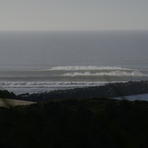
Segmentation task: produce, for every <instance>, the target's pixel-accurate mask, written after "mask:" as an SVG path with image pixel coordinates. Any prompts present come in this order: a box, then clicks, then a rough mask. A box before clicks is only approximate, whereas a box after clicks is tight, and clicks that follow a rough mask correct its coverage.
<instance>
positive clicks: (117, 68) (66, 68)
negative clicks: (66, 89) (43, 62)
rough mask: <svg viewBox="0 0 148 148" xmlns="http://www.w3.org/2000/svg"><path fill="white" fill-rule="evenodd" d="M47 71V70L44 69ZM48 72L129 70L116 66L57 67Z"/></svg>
mask: <svg viewBox="0 0 148 148" xmlns="http://www.w3.org/2000/svg"><path fill="white" fill-rule="evenodd" d="M46 70H47V69H46ZM48 70H68V71H75V70H131V69H129V68H122V67H118V66H113V67H110V66H108V67H107V66H106V67H104V66H57V67H52V68H50V69H48Z"/></svg>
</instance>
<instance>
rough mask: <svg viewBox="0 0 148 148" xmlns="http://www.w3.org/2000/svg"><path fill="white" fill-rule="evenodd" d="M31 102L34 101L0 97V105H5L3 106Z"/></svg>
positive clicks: (28, 103)
mask: <svg viewBox="0 0 148 148" xmlns="http://www.w3.org/2000/svg"><path fill="white" fill-rule="evenodd" d="M33 103H36V102H31V101H23V100H15V99H3V98H0V106H5V107H9V106H17V105H30V104H33Z"/></svg>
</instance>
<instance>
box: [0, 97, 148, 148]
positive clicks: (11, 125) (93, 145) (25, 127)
mask: <svg viewBox="0 0 148 148" xmlns="http://www.w3.org/2000/svg"><path fill="white" fill-rule="evenodd" d="M147 139H148V102H145V101H134V102H129V101H126V100H121V101H119V100H113V99H107V98H92V99H59V100H58V99H56V100H51V101H48V102H42V103H37V104H33V105H29V106H16V107H10V108H4V107H1V108H0V148H147V147H148V142H147Z"/></svg>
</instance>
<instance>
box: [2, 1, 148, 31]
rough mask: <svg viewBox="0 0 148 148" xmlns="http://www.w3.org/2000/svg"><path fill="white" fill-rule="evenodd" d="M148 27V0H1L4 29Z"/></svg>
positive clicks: (127, 28)
mask: <svg viewBox="0 0 148 148" xmlns="http://www.w3.org/2000/svg"><path fill="white" fill-rule="evenodd" d="M106 29H107V30H112V29H118V30H120V29H126V30H129V29H138V30H139V29H146V30H148V0H0V30H2V31H4V30H106Z"/></svg>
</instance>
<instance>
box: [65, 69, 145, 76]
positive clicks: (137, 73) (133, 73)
mask: <svg viewBox="0 0 148 148" xmlns="http://www.w3.org/2000/svg"><path fill="white" fill-rule="evenodd" d="M63 76H71V77H75V76H117V77H123V76H136V77H141V76H146V75H145V74H143V73H141V72H140V71H131V72H126V71H119V70H118V71H110V72H97V73H91V72H88V71H87V72H84V73H81V72H71V73H65V74H63Z"/></svg>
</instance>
